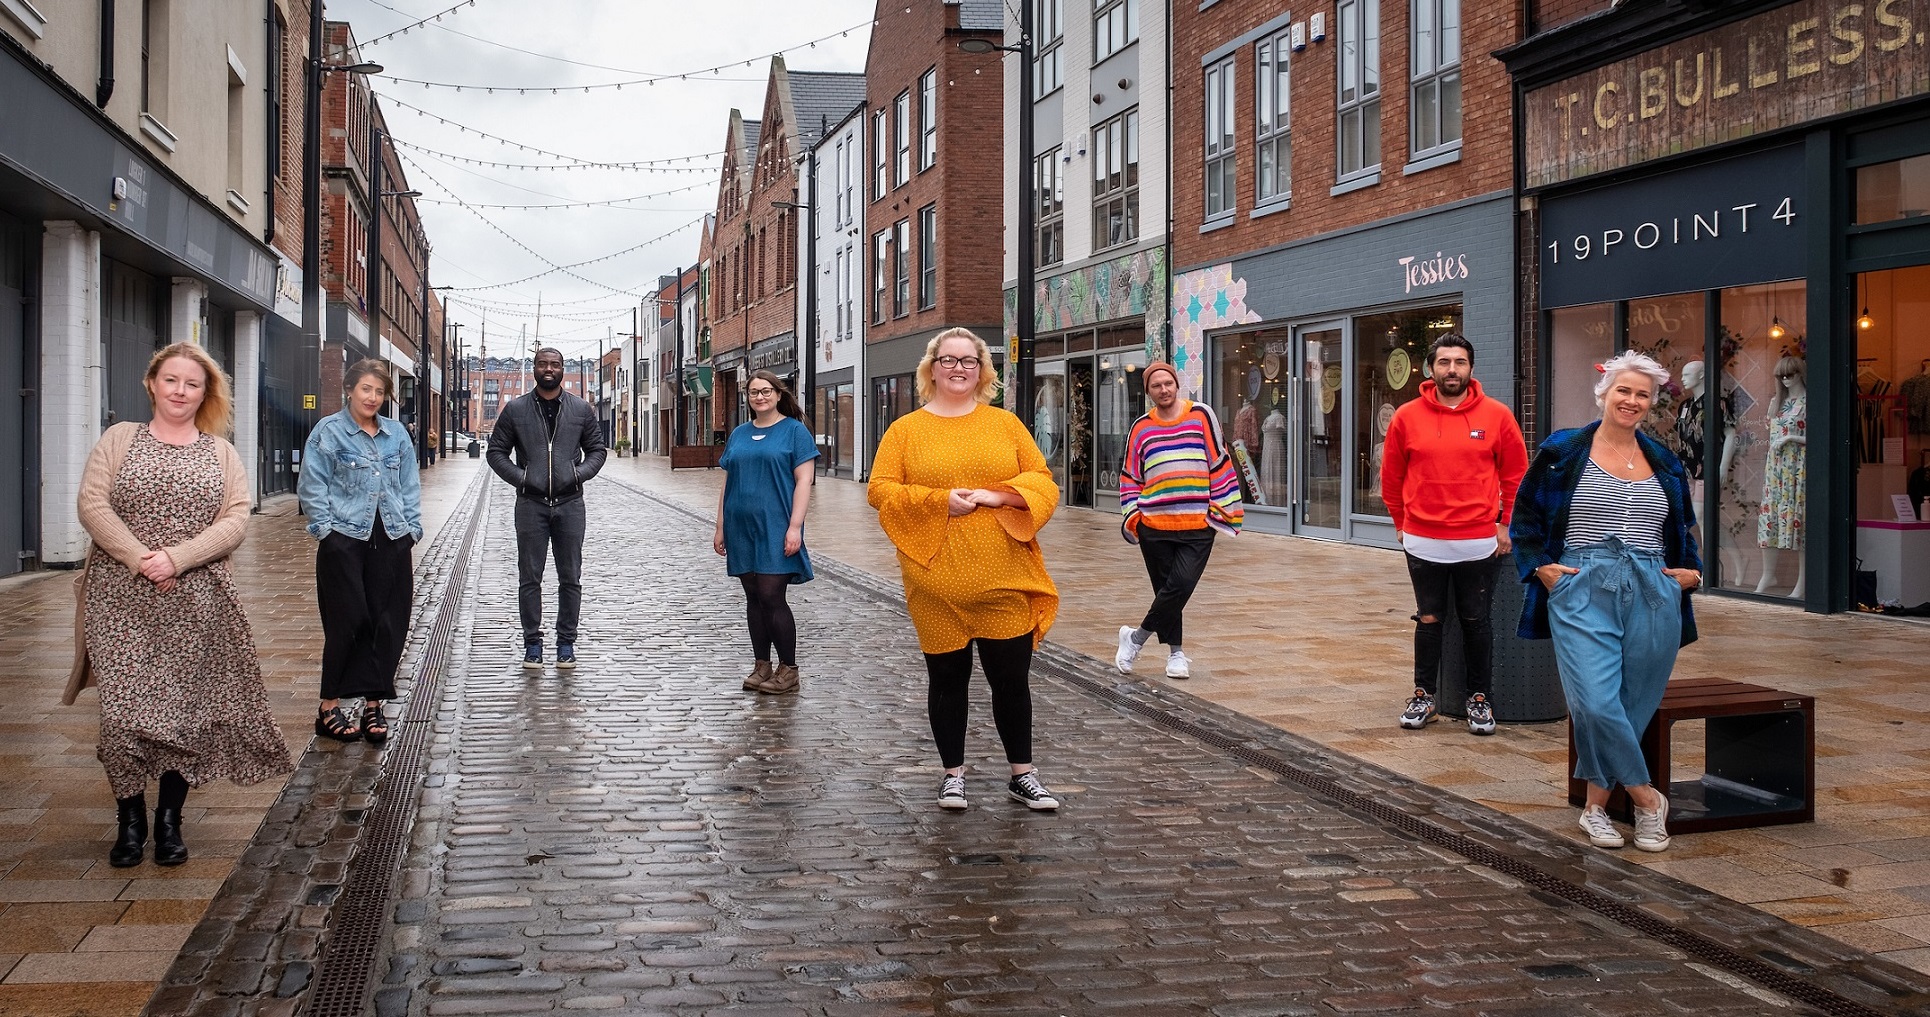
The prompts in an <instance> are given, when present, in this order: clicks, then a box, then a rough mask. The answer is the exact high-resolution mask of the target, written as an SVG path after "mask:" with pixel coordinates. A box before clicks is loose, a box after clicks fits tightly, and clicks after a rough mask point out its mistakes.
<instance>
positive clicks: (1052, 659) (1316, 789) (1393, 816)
mask: <svg viewBox="0 0 1930 1017" xmlns="http://www.w3.org/2000/svg"><path fill="white" fill-rule="evenodd" d="M620 486H622V487H624V488H626V489H627V490H629V491H631V492H633V493H635V494H637V495H640V496H642V497H644V498H647V499H649V500H650V501H653V502H656V503H658V504H660V505H662V506H664V507H665V508H669V509H672V510H674V511H677V512H680V513H682V514H684V515H687V516H689V517H691V518H692V519H695V520H698V521H700V522H705V523H708V522H710V521H711V520H710V518H709V517H707V516H704V515H702V514H700V513H698V512H695V511H693V510H691V509H688V508H685V507H684V506H682V505H678V504H675V503H673V502H669V501H666V500H664V499H662V498H659V497H656V496H654V495H651V494H649V493H647V492H644V491H642V490H639V489H637V488H635V487H631V486H629V485H627V484H621V485H620ZM812 564H813V565H814V566H815V567H816V568H817V570H818V571H819V572H822V573H825V574H828V575H830V576H831V577H832V578H834V579H837V580H839V581H841V582H843V583H845V584H847V585H849V586H851V587H854V588H855V589H856V590H857V591H858V592H860V593H862V594H864V595H865V596H867V597H870V598H872V599H874V600H882V601H885V602H887V603H889V604H891V605H892V606H894V607H897V608H900V609H902V608H903V606H904V598H903V596H902V594H901V593H900V592H899V591H897V590H895V589H892V590H887V589H886V588H885V587H886V586H887V584H885V583H883V582H881V581H879V580H878V579H876V578H875V577H873V576H871V575H869V574H868V573H864V572H861V571H859V570H857V569H853V568H850V567H848V566H845V565H844V564H843V563H842V562H832V561H830V560H829V559H815V560H813V562H812ZM827 566H828V567H827ZM1033 660H1034V661H1035V663H1036V664H1037V665H1038V666H1039V667H1040V668H1041V669H1042V670H1046V671H1049V672H1050V673H1052V674H1053V675H1054V676H1056V677H1058V678H1059V679H1060V680H1062V681H1064V682H1066V683H1067V684H1069V685H1071V686H1073V687H1075V688H1078V689H1080V690H1081V691H1083V692H1085V693H1087V694H1088V695H1090V696H1092V697H1094V698H1096V699H1100V700H1103V701H1105V702H1108V703H1111V704H1112V705H1114V706H1117V707H1119V708H1121V709H1124V710H1128V711H1131V712H1132V713H1134V714H1137V715H1138V716H1140V717H1142V718H1144V719H1146V720H1149V721H1152V722H1153V723H1155V724H1158V725H1159V726H1161V727H1163V728H1166V729H1167V730H1169V731H1175V732H1178V733H1180V734H1183V735H1186V736H1187V737H1189V738H1192V739H1194V740H1196V741H1198V742H1200V743H1202V744H1205V745H1210V746H1212V747H1214V748H1216V749H1219V750H1221V751H1223V752H1226V753H1228V754H1229V755H1232V756H1233V757H1235V758H1236V759H1239V760H1240V761H1241V762H1244V763H1249V764H1251V765H1253V766H1257V767H1259V768H1261V769H1263V770H1266V771H1268V772H1269V773H1272V774H1274V775H1276V776H1278V777H1280V778H1282V779H1284V780H1287V781H1289V782H1291V783H1293V784H1296V785H1298V786H1299V787H1301V788H1303V789H1304V790H1306V791H1308V792H1310V793H1312V794H1315V795H1319V796H1321V797H1324V798H1329V799H1332V800H1334V801H1336V802H1338V803H1340V804H1341V805H1342V806H1344V807H1346V808H1348V809H1351V810H1353V811H1356V812H1362V813H1366V814H1367V815H1369V816H1372V817H1373V818H1374V819H1375V820H1376V821H1378V822H1381V823H1385V824H1386V825H1388V826H1392V827H1395V828H1397V829H1399V830H1402V831H1405V832H1407V833H1409V834H1412V835H1413V836H1415V837H1418V838H1420V839H1422V840H1424V841H1427V842H1428V843H1430V844H1433V845H1435V846H1437V847H1441V848H1445V849H1447V850H1449V851H1452V852H1454V853H1455V854H1458V855H1460V856H1462V857H1463V858H1466V859H1467V860H1469V861H1471V862H1474V863H1476V864H1479V865H1485V866H1487V867H1488V868H1491V869H1494V870H1496V871H1498V872H1502V873H1505V874H1507V875H1509V876H1512V877H1514V878H1515V879H1519V880H1521V881H1522V882H1523V883H1526V884H1527V885H1528V886H1530V887H1533V888H1534V889H1535V890H1538V891H1541V892H1542V893H1545V894H1547V895H1549V896H1552V897H1554V898H1556V899H1558V900H1561V901H1566V902H1568V903H1572V904H1576V905H1579V906H1581V907H1584V908H1587V909H1588V910H1590V911H1592V912H1594V913H1596V914H1598V915H1601V916H1602V917H1604V918H1607V919H1610V920H1611V921H1614V922H1617V923H1619V924H1621V925H1623V926H1626V927H1627V928H1629V929H1632V930H1634V931H1636V932H1639V933H1641V934H1642V935H1644V936H1647V937H1649V938H1650V939H1653V940H1656V941H1657V942H1660V943H1665V944H1667V945H1669V946H1672V947H1675V948H1676V949H1678V950H1681V951H1682V952H1684V953H1687V954H1690V955H1691V956H1694V957H1697V958H1700V959H1702V960H1704V961H1707V962H1709V963H1710V964H1712V965H1714V966H1715V967H1718V968H1721V969H1723V970H1725V971H1728V972H1730V973H1731V974H1735V975H1740V976H1741V977H1743V978H1747V979H1749V980H1750V981H1753V982H1755V983H1756V984H1758V985H1761V986H1763V987H1764V988H1767V989H1769V990H1771V991H1773V992H1776V993H1778V994H1780V995H1783V996H1786V997H1788V998H1790V999H1793V1000H1796V1001H1798V1002H1801V1003H1806V1004H1809V1005H1810V1006H1814V1007H1816V1008H1817V1009H1819V1010H1821V1011H1823V1012H1824V1013H1828V1014H1834V1015H1839V1017H1886V1014H1885V1013H1884V1011H1882V1010H1878V1009H1876V1008H1874V1007H1871V1006H1868V1005H1866V1004H1863V1003H1859V1002H1857V1001H1856V1000H1853V999H1850V998H1848V997H1846V996H1843V995H1840V994H1838V993H1835V992H1832V991H1830V990H1829V989H1825V988H1823V987H1821V986H1819V985H1816V984H1814V983H1812V982H1809V981H1806V980H1804V979H1803V978H1802V977H1800V976H1798V975H1795V974H1791V973H1790V972H1787V971H1783V970H1780V969H1778V968H1776V967H1774V966H1772V965H1770V964H1766V963H1764V962H1763V961H1761V960H1758V959H1756V958H1754V957H1750V956H1748V955H1746V954H1743V953H1739V952H1737V951H1735V950H1732V949H1730V948H1729V947H1726V946H1724V945H1722V944H1721V943H1718V942H1716V941H1715V940H1712V939H1710V938H1708V937H1707V936H1703V935H1700V934H1698V933H1695V932H1690V931H1687V930H1685V929H1678V928H1676V927H1675V926H1672V925H1670V924H1668V923H1667V922H1664V921H1662V920H1661V919H1659V918H1656V917H1655V916H1653V915H1650V914H1648V913H1646V912H1644V911H1642V910H1641V909H1639V908H1635V907H1631V906H1629V905H1627V904H1624V903H1622V902H1621V901H1618V900H1616V899H1614V898H1613V897H1609V896H1607V895H1606V894H1602V893H1598V892H1596V891H1594V890H1590V889H1588V888H1587V887H1585V886H1581V885H1580V884H1577V883H1574V882H1571V881H1569V880H1566V879H1563V878H1561V877H1560V876H1557V875H1554V874H1552V873H1549V872H1546V871H1544V870H1542V869H1540V868H1537V867H1535V866H1534V865H1531V864H1529V863H1528V862H1526V861H1523V860H1522V859H1519V858H1516V857H1513V856H1511V855H1507V854H1504V853H1502V852H1500V851H1496V850H1495V849H1493V848H1491V847H1489V846H1487V845H1485V844H1482V843H1481V842H1479V841H1477V840H1474V839H1472V838H1470V837H1467V836H1464V835H1462V834H1459V833H1455V832H1454V831H1452V830H1449V829H1446V828H1445V827H1442V826H1440V825H1438V824H1436V823H1433V822H1430V821H1428V820H1426V819H1423V818H1421V817H1419V816H1415V815H1410V814H1408V813H1405V812H1402V811H1401V810H1399V809H1397V808H1394V807H1393V806H1391V805H1388V804H1386V803H1385V802H1382V801H1381V800H1379V799H1377V798H1372V797H1369V796H1367V795H1363V794H1361V793H1360V792H1358V791H1352V790H1349V789H1348V788H1347V787H1345V786H1343V785H1342V784H1340V783H1339V782H1337V781H1334V780H1333V779H1331V778H1328V777H1323V776H1321V775H1319V774H1317V773H1314V772H1312V771H1310V770H1306V769H1303V768H1301V767H1298V766H1295V765H1293V764H1292V763H1289V762H1287V761H1286V760H1284V759H1282V758H1280V757H1279V756H1276V755H1273V754H1271V753H1267V752H1261V751H1259V750H1257V749H1254V748H1252V747H1250V746H1248V745H1246V744H1245V743H1243V742H1240V741H1238V740H1235V739H1233V738H1230V737H1228V736H1226V735H1224V734H1221V733H1219V732H1217V731H1213V730H1211V729H1209V728H1206V727H1202V726H1200V725H1198V724H1195V723H1193V722H1192V721H1189V720H1186V719H1185V718H1182V717H1180V716H1179V715H1178V714H1175V713H1173V712H1171V711H1169V710H1165V709H1162V708H1160V707H1158V706H1154V705H1151V704H1149V703H1145V702H1142V701H1140V700H1137V699H1134V698H1132V697H1130V696H1125V695H1121V694H1120V693H1118V692H1116V691H1114V690H1113V688H1112V687H1111V686H1109V685H1105V684H1102V683H1100V682H1096V681H1093V680H1092V679H1090V678H1087V677H1085V676H1084V675H1082V674H1081V673H1080V671H1081V670H1082V669H1083V667H1084V665H1085V664H1086V663H1087V662H1089V658H1087V657H1085V656H1084V655H1082V654H1076V653H1073V652H1071V651H1067V650H1064V649H1062V648H1056V647H1052V646H1051V645H1050V644H1047V646H1046V647H1044V648H1042V652H1040V653H1039V654H1038V655H1037V656H1035V657H1034V658H1033Z"/></svg>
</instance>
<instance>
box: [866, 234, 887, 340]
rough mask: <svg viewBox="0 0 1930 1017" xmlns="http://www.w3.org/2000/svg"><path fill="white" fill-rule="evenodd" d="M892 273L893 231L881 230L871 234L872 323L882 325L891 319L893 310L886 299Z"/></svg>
mask: <svg viewBox="0 0 1930 1017" xmlns="http://www.w3.org/2000/svg"><path fill="white" fill-rule="evenodd" d="M890 274H891V231H890V230H888V229H883V230H879V231H878V232H876V233H873V234H872V235H871V275H872V279H871V323H872V324H873V325H882V324H884V323H885V322H886V321H889V320H890V319H891V310H890V308H889V307H887V306H886V304H885V301H886V299H887V298H888V297H889V296H890V295H891V292H890V290H891V287H890V284H889V279H890Z"/></svg>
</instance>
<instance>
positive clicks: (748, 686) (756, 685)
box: [744, 660, 771, 692]
mask: <svg viewBox="0 0 1930 1017" xmlns="http://www.w3.org/2000/svg"><path fill="white" fill-rule="evenodd" d="M770 680H771V662H770V661H768V660H760V661H758V662H757V666H756V667H754V668H751V673H750V674H749V675H748V676H747V677H745V679H744V691H746V692H756V691H758V690H759V689H762V688H763V687H764V683H765V682H768V681H770Z"/></svg>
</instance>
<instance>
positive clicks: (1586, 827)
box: [1581, 805, 1661, 851]
mask: <svg viewBox="0 0 1930 1017" xmlns="http://www.w3.org/2000/svg"><path fill="white" fill-rule="evenodd" d="M1581 827H1582V832H1583V833H1586V834H1588V842H1589V843H1590V844H1593V845H1595V846H1596V847H1598V848H1618V847H1621V846H1622V845H1623V844H1625V843H1627V841H1625V840H1623V839H1622V835H1621V833H1619V832H1617V831H1616V829H1615V824H1614V822H1612V821H1611V820H1610V819H1609V818H1608V813H1607V812H1606V811H1604V810H1603V809H1602V807H1601V806H1599V805H1590V806H1589V807H1588V808H1585V809H1583V810H1582V821H1581ZM1656 850H1658V851H1659V850H1661V849H1660V848H1657V849H1656Z"/></svg>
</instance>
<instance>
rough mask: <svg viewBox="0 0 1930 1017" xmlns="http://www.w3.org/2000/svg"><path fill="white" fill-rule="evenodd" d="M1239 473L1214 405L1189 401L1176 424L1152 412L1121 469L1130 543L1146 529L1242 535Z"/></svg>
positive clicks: (1136, 427) (1133, 436)
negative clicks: (1221, 431)
mask: <svg viewBox="0 0 1930 1017" xmlns="http://www.w3.org/2000/svg"><path fill="white" fill-rule="evenodd" d="M1234 469H1235V467H1234V465H1233V456H1232V455H1231V454H1230V452H1229V450H1228V449H1227V446H1226V441H1225V439H1224V438H1223V437H1222V436H1221V433H1220V422H1219V419H1218V418H1217V417H1215V416H1214V415H1213V410H1212V408H1211V407H1208V406H1206V405H1204V404H1201V403H1196V402H1191V401H1186V402H1184V403H1183V405H1182V406H1181V407H1180V414H1179V416H1178V417H1176V418H1174V419H1172V420H1162V419H1160V418H1159V417H1158V416H1157V415H1155V414H1154V413H1147V414H1145V415H1144V416H1142V417H1140V418H1139V419H1138V420H1136V421H1133V426H1132V430H1131V431H1129V432H1127V435H1126V461H1125V463H1123V464H1122V465H1121V466H1120V469H1119V510H1120V512H1122V513H1123V514H1124V515H1125V517H1126V520H1125V523H1124V524H1123V526H1122V528H1123V530H1124V532H1125V534H1126V539H1127V540H1129V541H1134V542H1137V541H1138V539H1139V528H1140V527H1141V526H1145V527H1148V528H1151V529H1155V530H1199V529H1205V528H1206V527H1208V526H1210V527H1212V528H1213V529H1215V530H1218V531H1220V532H1221V533H1226V534H1229V535H1230V534H1235V533H1238V532H1240V522H1241V520H1242V519H1243V518H1244V517H1245V510H1244V509H1243V508H1242V507H1241V505H1240V480H1239V477H1238V475H1237V474H1235V473H1234Z"/></svg>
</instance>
